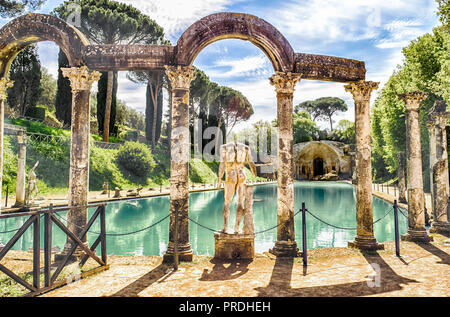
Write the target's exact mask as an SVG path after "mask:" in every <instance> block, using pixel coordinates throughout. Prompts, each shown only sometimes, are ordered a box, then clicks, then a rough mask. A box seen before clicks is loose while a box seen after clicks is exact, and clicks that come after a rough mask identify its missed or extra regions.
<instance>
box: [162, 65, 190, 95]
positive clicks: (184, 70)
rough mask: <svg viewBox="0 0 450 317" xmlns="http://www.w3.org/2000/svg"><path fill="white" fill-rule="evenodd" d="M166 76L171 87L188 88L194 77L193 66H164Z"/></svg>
mask: <svg viewBox="0 0 450 317" xmlns="http://www.w3.org/2000/svg"><path fill="white" fill-rule="evenodd" d="M165 68H166V74H167V77H168V78H169V80H170V85H171V86H172V89H184V90H189V88H190V86H191V82H192V81H193V80H194V79H195V69H194V67H193V66H180V65H178V66H165Z"/></svg>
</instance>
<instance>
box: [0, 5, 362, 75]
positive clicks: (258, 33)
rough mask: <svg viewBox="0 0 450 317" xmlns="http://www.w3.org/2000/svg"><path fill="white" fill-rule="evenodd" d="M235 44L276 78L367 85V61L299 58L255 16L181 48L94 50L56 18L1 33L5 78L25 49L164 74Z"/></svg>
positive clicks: (26, 21) (191, 35) (201, 28)
mask: <svg viewBox="0 0 450 317" xmlns="http://www.w3.org/2000/svg"><path fill="white" fill-rule="evenodd" d="M227 38H233V39H241V40H247V41H250V42H252V43H253V44H255V45H256V46H258V47H260V48H261V49H262V50H263V51H264V52H265V53H266V55H267V57H268V58H269V60H270V61H271V62H272V65H273V67H274V70H275V71H276V72H285V73H289V72H291V73H301V74H302V78H304V79H310V80H326V81H335V82H352V81H358V80H363V79H365V75H366V69H365V64H364V62H362V61H357V60H352V59H347V58H341V57H334V56H324V55H315V54H305V53H295V52H294V51H293V49H292V47H291V45H290V44H289V42H288V41H287V40H286V38H285V37H284V36H283V35H282V34H281V33H280V32H279V31H278V30H277V29H276V28H275V27H274V26H272V25H271V24H270V23H268V22H266V21H264V20H263V19H261V18H258V17H256V16H253V15H250V14H243V13H232V12H220V13H215V14H211V15H209V16H206V17H204V18H202V19H201V20H199V21H197V22H196V23H194V24H193V25H191V26H190V27H189V28H188V29H187V30H186V31H185V32H184V33H183V34H182V35H181V37H180V38H179V40H178V42H177V45H175V46H172V45H143V44H135V45H91V44H90V43H89V41H88V40H87V39H86V37H85V36H84V35H83V34H82V33H81V32H80V31H79V30H77V29H76V28H75V27H72V26H71V25H70V24H68V23H66V22H65V21H63V20H61V19H58V18H57V17H55V16H51V15H47V14H36V13H30V14H27V15H24V16H21V17H19V18H16V19H14V20H12V21H11V22H9V23H8V24H6V25H5V26H4V27H2V28H1V29H0V77H3V76H4V75H5V74H6V73H7V72H8V69H9V65H10V63H11V61H12V60H13V59H14V57H15V56H16V55H17V53H19V52H20V51H21V50H22V49H23V48H24V47H25V46H27V45H29V44H32V43H36V42H40V41H53V42H55V43H56V44H57V45H58V46H59V47H60V48H61V49H62V50H63V51H64V53H65V54H66V55H67V58H68V60H69V64H70V66H71V67H79V66H82V65H86V66H88V67H89V68H91V69H95V70H99V71H108V70H151V69H164V66H165V65H183V66H188V65H192V63H193V62H194V59H195V57H196V56H197V55H198V53H199V52H200V51H201V50H202V49H203V48H204V47H205V46H207V45H209V44H211V43H212V42H215V41H218V40H222V39H227Z"/></svg>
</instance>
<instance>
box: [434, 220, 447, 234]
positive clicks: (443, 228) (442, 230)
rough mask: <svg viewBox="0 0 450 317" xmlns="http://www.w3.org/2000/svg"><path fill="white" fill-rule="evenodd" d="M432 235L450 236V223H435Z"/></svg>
mask: <svg viewBox="0 0 450 317" xmlns="http://www.w3.org/2000/svg"><path fill="white" fill-rule="evenodd" d="M430 233H439V234H442V235H445V236H447V237H448V236H450V222H447V221H446V222H443V221H433V223H432V224H431V228H430Z"/></svg>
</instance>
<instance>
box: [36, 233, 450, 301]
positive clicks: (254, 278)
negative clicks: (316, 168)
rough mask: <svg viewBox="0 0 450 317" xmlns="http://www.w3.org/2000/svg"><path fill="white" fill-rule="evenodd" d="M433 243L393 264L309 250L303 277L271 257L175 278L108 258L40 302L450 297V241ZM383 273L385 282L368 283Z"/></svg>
mask: <svg viewBox="0 0 450 317" xmlns="http://www.w3.org/2000/svg"><path fill="white" fill-rule="evenodd" d="M433 236H434V238H435V241H434V242H433V243H429V244H416V243H412V242H401V253H402V257H401V258H397V257H396V256H395V249H394V243H393V242H386V243H385V249H386V250H384V251H378V252H375V253H361V252H359V251H357V250H354V249H347V248H332V249H315V250H309V251H308V252H309V260H308V261H309V263H308V264H309V265H308V268H307V269H306V270H304V268H303V265H302V261H301V258H296V259H277V258H275V257H273V256H272V255H270V254H268V253H265V254H258V255H257V256H256V258H255V259H254V260H253V261H236V262H228V263H221V262H215V261H214V260H212V259H211V257H195V259H194V262H192V263H181V264H180V267H179V270H178V271H176V272H173V270H172V269H171V268H170V267H168V266H166V265H162V264H161V258H160V257H144V256H111V257H109V263H110V265H111V267H110V269H109V270H107V271H104V272H101V273H99V274H97V275H95V276H91V277H88V278H86V279H82V280H80V281H77V282H74V283H71V284H69V285H66V286H64V287H61V288H59V289H56V290H54V291H52V292H49V293H47V294H44V295H42V296H50V297H60V296H68V297H71V296H77V297H83V296H89V297H97V296H132V297H137V296H142V297H147V296H151V297H179V296H199V297H204V296H211V297H217V296H226V297H241V296H250V297H253V296H263V297H264V296H270V297H277V296H285V297H296V296H349V297H351V296H404V297H406V296H408V297H410V296H432V297H434V296H437V297H444V296H445V297H448V296H450V280H449V278H448V277H449V276H450V256H449V253H450V240H449V239H448V238H446V237H443V236H441V235H433ZM374 268H375V270H374ZM378 268H379V272H380V274H379V275H378V276H375V277H371V276H372V275H374V274H375V272H376V270H378ZM368 280H369V281H372V284H374V285H372V286H373V287H370V286H369V284H371V283H370V282H369V283H368ZM378 282H379V283H378Z"/></svg>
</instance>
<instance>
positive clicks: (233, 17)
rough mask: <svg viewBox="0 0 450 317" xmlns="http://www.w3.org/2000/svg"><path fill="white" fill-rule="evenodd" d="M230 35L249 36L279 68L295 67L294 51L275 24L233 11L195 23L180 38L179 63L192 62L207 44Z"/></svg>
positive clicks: (177, 58) (246, 38) (236, 37)
mask: <svg viewBox="0 0 450 317" xmlns="http://www.w3.org/2000/svg"><path fill="white" fill-rule="evenodd" d="M230 38H233V39H240V40H247V41H250V42H251V43H253V44H254V45H256V46H257V47H259V48H260V49H261V50H262V51H263V52H264V53H265V54H266V55H267V57H268V58H269V60H270V61H271V62H272V65H273V68H274V70H275V71H280V72H292V71H293V68H294V51H293V49H292V47H291V45H290V44H289V42H288V41H287V40H286V38H285V37H284V36H283V35H282V34H281V33H280V32H279V31H278V30H277V29H276V28H275V27H274V26H272V25H271V24H269V23H268V22H266V21H264V20H263V19H260V18H258V17H256V16H253V15H250V14H244V13H232V12H221V13H215V14H211V15H208V16H206V17H204V18H203V19H201V20H199V21H197V22H195V23H194V24H192V25H191V26H190V27H189V28H188V29H187V30H186V31H185V32H184V33H183V34H182V35H181V37H180V38H179V40H178V42H177V46H176V56H175V63H176V64H178V65H191V64H192V63H193V62H194V60H195V58H196V57H197V55H198V54H199V53H200V51H201V50H202V49H203V48H205V47H206V46H207V45H209V44H211V43H213V42H216V41H219V40H223V39H230Z"/></svg>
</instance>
